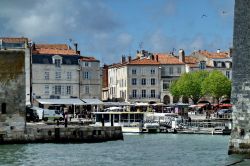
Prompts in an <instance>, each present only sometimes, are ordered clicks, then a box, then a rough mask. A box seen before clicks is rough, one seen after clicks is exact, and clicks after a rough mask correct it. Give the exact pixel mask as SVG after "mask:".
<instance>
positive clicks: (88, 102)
mask: <svg viewBox="0 0 250 166" xmlns="http://www.w3.org/2000/svg"><path fill="white" fill-rule="evenodd" d="M82 101H83V102H84V103H85V105H103V102H102V101H101V100H99V99H82Z"/></svg>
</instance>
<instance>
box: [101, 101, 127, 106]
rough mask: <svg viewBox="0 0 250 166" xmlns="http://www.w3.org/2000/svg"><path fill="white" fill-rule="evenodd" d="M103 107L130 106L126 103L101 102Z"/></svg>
mask: <svg viewBox="0 0 250 166" xmlns="http://www.w3.org/2000/svg"><path fill="white" fill-rule="evenodd" d="M103 105H104V106H130V105H131V104H130V103H127V102H103Z"/></svg>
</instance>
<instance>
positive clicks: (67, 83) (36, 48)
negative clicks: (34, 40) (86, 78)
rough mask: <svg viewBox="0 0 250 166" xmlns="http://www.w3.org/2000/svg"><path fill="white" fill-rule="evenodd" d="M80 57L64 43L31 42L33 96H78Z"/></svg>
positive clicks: (51, 97) (53, 97)
mask: <svg viewBox="0 0 250 166" xmlns="http://www.w3.org/2000/svg"><path fill="white" fill-rule="evenodd" d="M80 58H81V56H80V55H79V54H78V53H77V52H76V51H75V50H73V49H71V48H69V47H68V46H67V45H66V44H33V50H32V87H33V97H34V98H35V99H40V98H41V99H61V98H72V97H74V98H79V96H80V89H79V80H80V79H79V72H80V71H79V60H80Z"/></svg>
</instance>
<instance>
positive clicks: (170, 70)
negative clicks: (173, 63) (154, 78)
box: [169, 67, 174, 75]
mask: <svg viewBox="0 0 250 166" xmlns="http://www.w3.org/2000/svg"><path fill="white" fill-rule="evenodd" d="M173 73H174V71H173V67H169V74H170V75H173Z"/></svg>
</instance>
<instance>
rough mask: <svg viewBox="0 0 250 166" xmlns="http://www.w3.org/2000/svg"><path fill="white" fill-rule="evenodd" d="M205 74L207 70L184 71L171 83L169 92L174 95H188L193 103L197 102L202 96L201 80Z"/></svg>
mask: <svg viewBox="0 0 250 166" xmlns="http://www.w3.org/2000/svg"><path fill="white" fill-rule="evenodd" d="M207 76H208V72H207V71H195V72H191V73H184V74H183V75H181V77H180V78H179V79H178V80H177V81H176V82H174V83H173V84H171V87H170V92H171V94H172V95H174V96H179V97H180V96H183V97H188V98H190V99H192V100H193V102H194V103H197V102H198V100H199V99H200V98H201V97H202V96H203V93H202V82H203V81H204V79H205V78H206V77H207Z"/></svg>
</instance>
